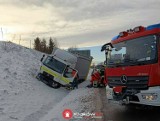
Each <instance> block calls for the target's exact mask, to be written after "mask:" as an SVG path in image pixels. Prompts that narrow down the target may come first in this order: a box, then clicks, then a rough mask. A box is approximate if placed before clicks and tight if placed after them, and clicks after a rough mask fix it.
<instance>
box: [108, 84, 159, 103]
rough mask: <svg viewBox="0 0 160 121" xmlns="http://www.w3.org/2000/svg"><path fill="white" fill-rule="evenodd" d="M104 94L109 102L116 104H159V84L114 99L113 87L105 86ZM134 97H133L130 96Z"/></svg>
mask: <svg viewBox="0 0 160 121" xmlns="http://www.w3.org/2000/svg"><path fill="white" fill-rule="evenodd" d="M106 96H107V99H108V101H109V102H111V103H118V104H131V103H132V104H142V105H150V106H160V86H155V87H149V88H148V90H141V91H140V92H139V93H137V94H135V95H132V96H127V97H126V98H125V99H122V100H119V101H115V100H114V96H115V93H114V92H113V89H112V88H110V87H109V86H106ZM132 97H134V98H132Z"/></svg>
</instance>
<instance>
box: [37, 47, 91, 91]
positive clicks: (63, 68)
mask: <svg viewBox="0 0 160 121" xmlns="http://www.w3.org/2000/svg"><path fill="white" fill-rule="evenodd" d="M91 61H92V57H85V56H82V55H79V54H72V53H70V52H68V51H65V50H62V49H58V48H55V49H54V50H53V52H52V54H51V55H43V57H42V58H41V62H42V65H41V67H40V70H39V72H38V75H37V78H38V79H39V80H41V81H43V82H45V83H46V84H48V85H49V86H51V87H53V88H55V89H57V88H60V87H61V86H63V87H67V88H72V89H74V88H75V87H78V84H79V83H80V82H82V81H84V80H86V78H87V75H88V72H89V69H90V64H91Z"/></svg>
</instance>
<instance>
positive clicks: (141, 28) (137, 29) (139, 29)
mask: <svg viewBox="0 0 160 121" xmlns="http://www.w3.org/2000/svg"><path fill="white" fill-rule="evenodd" d="M133 31H134V32H135V33H137V32H142V31H145V27H143V26H137V27H135V28H134V29H133Z"/></svg>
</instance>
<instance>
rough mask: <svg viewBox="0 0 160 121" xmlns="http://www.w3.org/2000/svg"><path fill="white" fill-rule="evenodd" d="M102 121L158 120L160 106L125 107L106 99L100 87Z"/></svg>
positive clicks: (159, 120) (159, 117)
mask: <svg viewBox="0 0 160 121" xmlns="http://www.w3.org/2000/svg"><path fill="white" fill-rule="evenodd" d="M100 92H101V100H102V103H103V104H102V105H103V106H102V107H103V109H102V112H103V114H104V117H103V119H104V121H160V108H153V109H148V108H147V109H144V108H138V109H137V108H126V107H125V106H121V105H118V104H109V103H107V101H106V95H105V89H100Z"/></svg>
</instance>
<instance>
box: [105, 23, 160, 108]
mask: <svg viewBox="0 0 160 121" xmlns="http://www.w3.org/2000/svg"><path fill="white" fill-rule="evenodd" d="M103 50H105V52H106V64H107V65H106V69H105V80H106V82H107V86H106V95H107V99H108V100H109V101H111V102H115V101H116V102H118V103H121V104H140V105H150V106H160V24H155V25H150V26H147V27H143V26H138V27H135V28H134V29H130V30H127V31H123V32H120V33H119V35H118V36H116V37H114V38H113V39H112V41H111V42H110V43H108V44H105V45H104V46H103V47H102V51H103Z"/></svg>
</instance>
